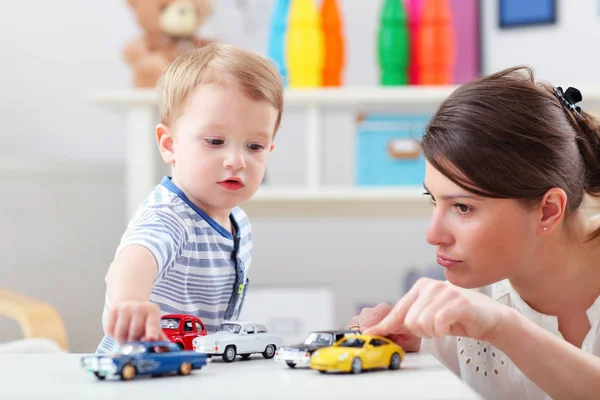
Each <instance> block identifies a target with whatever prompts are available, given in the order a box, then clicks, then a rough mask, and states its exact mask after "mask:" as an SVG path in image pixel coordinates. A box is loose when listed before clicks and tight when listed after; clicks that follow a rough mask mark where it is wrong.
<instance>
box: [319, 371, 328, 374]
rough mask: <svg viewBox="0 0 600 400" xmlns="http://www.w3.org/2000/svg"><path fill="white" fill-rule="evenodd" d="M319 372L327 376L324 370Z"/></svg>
mask: <svg viewBox="0 0 600 400" xmlns="http://www.w3.org/2000/svg"><path fill="white" fill-rule="evenodd" d="M319 372H320V373H322V374H326V373H327V371H322V370H319Z"/></svg>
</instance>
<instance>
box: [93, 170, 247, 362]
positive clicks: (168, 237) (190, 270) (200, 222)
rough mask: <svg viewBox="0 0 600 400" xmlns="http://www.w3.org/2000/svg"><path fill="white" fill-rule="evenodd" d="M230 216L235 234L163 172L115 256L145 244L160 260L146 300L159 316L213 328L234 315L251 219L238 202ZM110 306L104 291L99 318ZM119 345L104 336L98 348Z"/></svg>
mask: <svg viewBox="0 0 600 400" xmlns="http://www.w3.org/2000/svg"><path fill="white" fill-rule="evenodd" d="M230 219H231V222H232V224H233V226H234V227H235V232H236V237H233V236H232V234H231V233H230V232H229V231H228V230H227V229H225V228H224V227H223V226H221V225H220V224H219V223H217V222H216V221H215V220H213V219H212V218H211V217H209V216H208V215H207V214H206V213H205V212H204V211H202V210H201V209H200V208H198V207H197V206H196V205H194V204H193V203H192V202H191V201H190V200H189V199H188V198H187V197H186V196H185V194H184V193H183V192H182V191H181V190H180V189H179V188H177V186H175V184H174V183H173V182H171V179H170V178H169V177H165V178H163V180H162V182H161V183H160V184H159V185H157V186H156V188H155V189H154V191H153V192H152V193H151V194H150V195H149V196H148V198H147V199H146V200H145V201H144V202H143V203H142V205H141V206H140V208H139V209H138V211H137V212H136V214H135V216H134V217H133V219H132V220H131V222H130V223H129V225H128V226H127V229H126V231H125V233H124V234H123V236H122V238H121V242H120V244H119V246H118V248H117V251H116V253H115V257H116V255H117V254H118V253H119V251H121V250H122V249H123V248H125V247H126V246H129V245H133V244H136V245H141V246H144V247H145V248H147V249H148V250H149V251H150V252H151V253H152V254H153V255H154V257H155V258H156V261H157V264H158V274H157V275H156V278H155V280H154V283H153V286H152V293H151V295H150V301H151V302H153V303H155V304H157V305H158V306H159V307H160V309H161V311H162V313H163V315H164V314H171V313H173V314H189V315H195V316H197V317H198V318H200V319H201V320H202V322H203V323H204V325H205V327H206V330H207V332H208V333H212V332H214V331H215V330H216V329H217V327H218V325H219V324H220V323H221V321H223V320H231V319H237V318H238V316H239V313H240V311H241V307H242V304H243V301H244V297H245V295H246V291H247V289H248V278H247V272H248V268H249V267H250V262H251V261H252V231H251V227H250V221H249V220H248V217H247V216H246V214H245V213H244V212H243V211H242V210H241V209H240V208H238V207H236V208H234V209H233V210H232V211H231V216H230ZM109 307H110V305H109V302H108V295H107V296H105V304H104V312H103V314H102V320H103V322H104V319H105V318H106V315H107V312H108V309H109ZM103 325H104V324H103ZM118 349H119V346H118V344H117V342H116V341H115V340H114V339H113V338H111V337H109V336H108V335H104V337H103V338H102V341H101V342H100V344H99V345H98V348H97V349H96V352H97V353H107V352H115V351H117V350H118Z"/></svg>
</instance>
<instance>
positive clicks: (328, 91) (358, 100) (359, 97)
mask: <svg viewBox="0 0 600 400" xmlns="http://www.w3.org/2000/svg"><path fill="white" fill-rule="evenodd" d="M454 89H456V86H418V87H416V86H405V87H383V86H381V87H370V86H364V87H362V86H356V87H340V88H318V89H288V90H286V92H285V104H286V106H305V105H309V104H314V105H321V106H328V105H329V106H330V105H336V106H338V105H339V106H348V105H370V104H372V105H385V104H410V105H429V104H435V103H439V102H440V101H442V100H443V99H445V98H446V97H447V96H448V95H449V94H450V93H452V91H454ZM88 100H89V101H91V102H93V103H96V104H102V105H111V106H113V105H126V106H132V105H138V106H140V105H144V106H156V104H157V94H156V91H155V90H154V89H124V90H96V91H93V92H90V93H89V95H88Z"/></svg>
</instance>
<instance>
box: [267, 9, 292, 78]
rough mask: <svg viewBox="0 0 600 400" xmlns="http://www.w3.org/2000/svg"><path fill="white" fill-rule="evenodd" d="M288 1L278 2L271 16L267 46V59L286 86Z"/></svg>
mask: <svg viewBox="0 0 600 400" xmlns="http://www.w3.org/2000/svg"><path fill="white" fill-rule="evenodd" d="M289 7H290V0H278V1H277V3H275V6H274V7H273V13H272V14H271V22H270V29H269V30H270V32H269V42H268V45H267V57H268V58H270V59H271V60H273V62H275V64H276V65H277V69H278V70H279V73H280V74H281V77H282V79H283V84H284V85H287V69H286V65H285V34H286V28H287V17H288V11H289Z"/></svg>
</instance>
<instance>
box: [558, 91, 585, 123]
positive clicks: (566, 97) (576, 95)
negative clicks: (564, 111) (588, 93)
mask: <svg viewBox="0 0 600 400" xmlns="http://www.w3.org/2000/svg"><path fill="white" fill-rule="evenodd" d="M553 89H554V94H555V95H556V97H557V98H558V100H560V102H561V103H562V104H563V105H564V106H565V107H567V108H568V109H569V110H571V111H572V112H574V113H575V114H577V115H578V116H579V117H583V115H582V114H581V107H579V106H577V105H576V104H577V103H579V102H580V101H581V100H583V96H581V92H580V91H579V89H577V88H574V87H569V88H567V90H566V91H565V92H563V90H562V88H561V87H560V86H557V87H555V88H553Z"/></svg>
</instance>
